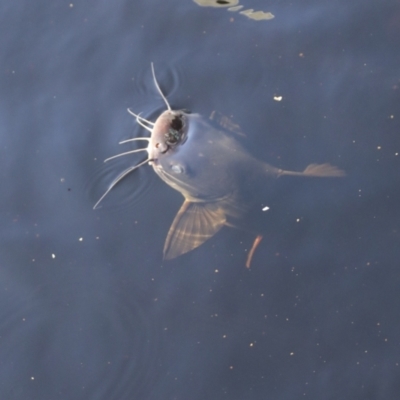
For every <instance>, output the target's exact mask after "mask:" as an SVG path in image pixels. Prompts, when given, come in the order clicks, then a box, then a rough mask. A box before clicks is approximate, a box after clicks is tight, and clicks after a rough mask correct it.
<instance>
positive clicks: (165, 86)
mask: <svg viewBox="0 0 400 400" xmlns="http://www.w3.org/2000/svg"><path fill="white" fill-rule="evenodd" d="M154 71H155V74H156V78H157V82H158V84H159V86H160V88H161V90H162V92H163V94H164V96H165V97H167V99H168V101H169V102H170V103H173V96H174V95H176V93H178V90H179V89H181V88H182V85H183V82H184V80H185V73H184V70H182V69H181V67H180V66H176V65H173V66H166V65H165V64H161V63H157V62H154ZM133 82H134V93H135V97H141V96H142V98H141V99H138V100H140V101H141V102H143V101H144V99H143V97H146V98H148V97H149V96H151V97H152V98H153V99H157V100H158V101H157V104H158V103H159V102H161V103H162V104H163V105H164V102H163V101H162V99H161V97H160V94H159V93H158V91H157V88H156V86H155V85H154V80H153V75H152V73H151V67H150V64H149V65H148V66H147V67H145V68H143V69H141V70H140V71H138V73H137V75H136V76H135V78H134V81H133ZM149 103H150V104H151V108H152V109H153V110H154V109H155V108H158V107H159V106H157V104H156V103H155V102H154V100H151V101H150V102H149ZM142 104H143V103H142ZM164 106H165V105H164ZM171 106H172V104H171ZM172 108H173V107H172ZM178 108H180V106H179V107H178ZM164 110H165V107H163V111H164ZM133 111H135V110H133ZM137 111H138V112H141V111H143V110H137ZM135 112H136V111H135ZM143 116H144V117H146V116H145V115H143Z"/></svg>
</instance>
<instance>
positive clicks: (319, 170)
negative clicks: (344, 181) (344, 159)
mask: <svg viewBox="0 0 400 400" xmlns="http://www.w3.org/2000/svg"><path fill="white" fill-rule="evenodd" d="M283 175H291V176H304V177H307V176H308V177H316V178H339V177H341V176H345V175H346V173H345V172H344V171H343V170H341V169H340V168H338V167H335V166H333V165H331V164H310V165H309V166H308V167H307V168H306V169H305V170H304V171H303V172H295V171H285V170H282V169H281V170H279V172H278V176H283Z"/></svg>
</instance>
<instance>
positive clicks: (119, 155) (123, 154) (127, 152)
mask: <svg viewBox="0 0 400 400" xmlns="http://www.w3.org/2000/svg"><path fill="white" fill-rule="evenodd" d="M140 151H147V149H136V150H130V151H126V152H125V153H120V154H117V155H116V156H112V157H109V158H106V159H105V160H104V162H107V161H110V160H113V159H114V158H117V157H122V156H126V155H127V154H133V153H139V152H140Z"/></svg>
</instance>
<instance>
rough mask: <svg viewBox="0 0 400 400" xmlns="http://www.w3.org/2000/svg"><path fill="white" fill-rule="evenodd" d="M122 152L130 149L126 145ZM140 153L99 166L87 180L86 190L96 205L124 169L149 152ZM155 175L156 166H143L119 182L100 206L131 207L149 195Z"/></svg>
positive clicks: (120, 208) (137, 162) (118, 208)
mask: <svg viewBox="0 0 400 400" xmlns="http://www.w3.org/2000/svg"><path fill="white" fill-rule="evenodd" d="M130 149H133V147H130ZM123 151H129V148H126V147H125V148H124V150H123ZM121 152H122V151H121ZM143 153H145V152H143ZM117 154H118V153H117ZM139 154H140V156H139V155H138V154H133V155H128V156H123V157H121V158H118V159H115V160H110V161H109V162H107V163H102V164H101V165H99V167H98V168H97V169H96V171H95V172H94V173H93V175H92V176H91V177H90V178H89V180H88V182H87V183H86V193H87V196H88V198H89V199H90V200H91V202H92V203H93V206H94V205H95V204H96V202H97V201H98V200H99V199H100V198H101V196H103V194H104V193H105V192H106V191H107V189H108V188H109V186H110V185H111V184H112V182H113V181H114V180H115V179H116V178H117V177H118V176H119V175H120V174H121V173H122V172H123V171H124V170H126V169H127V168H130V167H131V166H134V165H138V164H139V163H140V162H142V161H144V160H146V157H147V153H145V154H146V156H145V157H143V155H142V153H139ZM128 158H130V159H131V160H132V162H131V163H130V162H128V160H127V159H128ZM155 177H156V175H155V173H154V172H153V169H152V168H151V167H150V166H149V165H148V164H145V165H142V166H141V167H139V168H138V169H136V170H135V171H132V172H131V173H129V174H128V175H127V176H126V177H125V178H123V179H122V180H121V181H120V182H118V184H116V185H115V187H113V188H112V190H111V191H110V192H109V193H108V194H107V196H106V197H105V198H104V199H103V200H102V201H101V203H100V204H99V205H98V208H100V207H107V208H113V209H116V210H122V209H125V208H130V207H131V206H133V205H134V204H136V203H137V202H139V201H140V200H141V199H142V198H143V197H145V196H146V195H147V193H148V192H149V191H150V190H151V188H152V186H153V184H154V182H155Z"/></svg>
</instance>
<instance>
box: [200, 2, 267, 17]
mask: <svg viewBox="0 0 400 400" xmlns="http://www.w3.org/2000/svg"><path fill="white" fill-rule="evenodd" d="M193 1H194V2H195V3H197V4H198V5H199V6H202V7H216V8H221V7H224V8H228V11H239V10H241V9H242V8H243V7H244V6H242V5H238V4H239V0H193ZM239 14H242V15H244V16H246V17H247V18H250V19H254V20H256V21H261V20H269V19H273V18H275V16H274V15H273V14H272V13H270V12H264V11H254V10H253V9H252V8H249V9H246V10H243V11H240V12H239Z"/></svg>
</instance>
